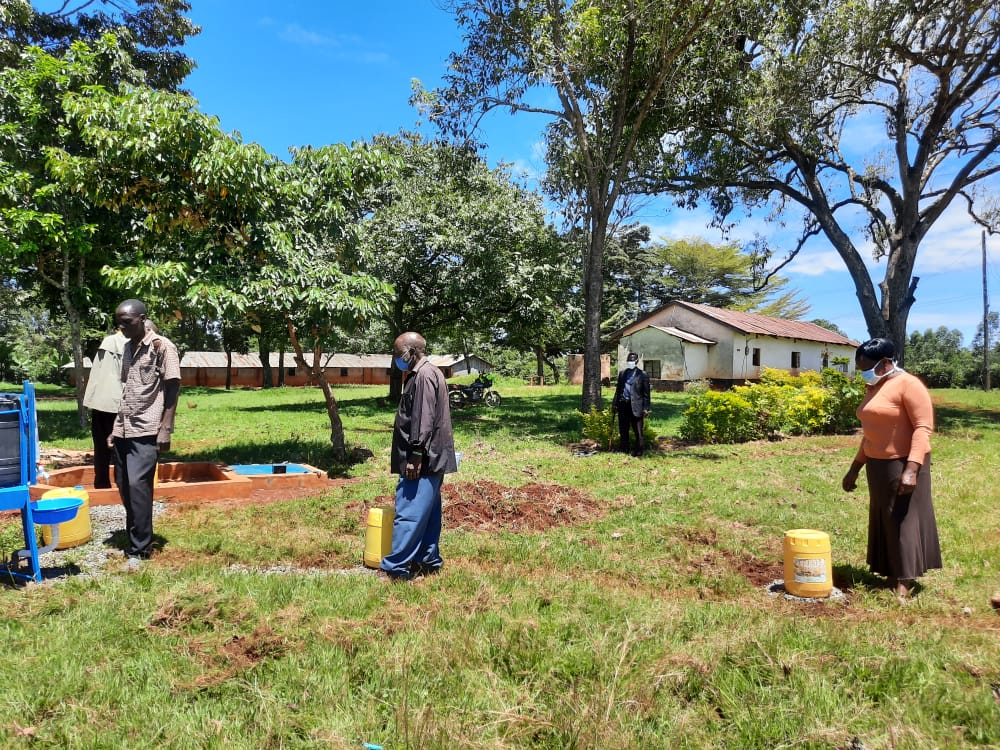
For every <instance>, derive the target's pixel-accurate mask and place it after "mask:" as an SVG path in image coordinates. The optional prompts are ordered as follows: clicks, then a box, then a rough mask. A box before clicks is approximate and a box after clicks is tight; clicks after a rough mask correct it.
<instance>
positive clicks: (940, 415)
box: [934, 404, 1000, 432]
mask: <svg viewBox="0 0 1000 750" xmlns="http://www.w3.org/2000/svg"><path fill="white" fill-rule="evenodd" d="M934 417H935V419H936V421H937V425H936V427H937V430H938V431H939V432H956V431H959V430H995V429H997V428H998V427H1000V410H994V409H977V408H974V407H970V406H959V405H953V404H935V406H934Z"/></svg>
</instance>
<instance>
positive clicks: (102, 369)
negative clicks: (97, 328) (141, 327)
mask: <svg viewBox="0 0 1000 750" xmlns="http://www.w3.org/2000/svg"><path fill="white" fill-rule="evenodd" d="M126 341H127V339H126V338H125V334H123V333H122V332H121V331H118V332H116V333H112V334H111V335H110V336H105V337H104V340H103V341H102V342H101V345H100V346H99V347H98V348H97V354H95V355H94V362H93V364H91V366H90V377H89V378H87V391H86V393H84V396H83V405H84V406H86V407H87V408H88V409H93V410H94V411H104V412H108V413H109V414H117V413H118V405H119V404H120V403H121V400H122V380H121V377H122V352H123V351H124V350H125V342H126Z"/></svg>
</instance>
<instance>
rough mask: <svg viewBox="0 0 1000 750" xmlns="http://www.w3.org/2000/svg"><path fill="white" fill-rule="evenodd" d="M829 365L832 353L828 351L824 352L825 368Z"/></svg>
mask: <svg viewBox="0 0 1000 750" xmlns="http://www.w3.org/2000/svg"><path fill="white" fill-rule="evenodd" d="M829 366H830V355H829V354H827V353H826V352H823V369H824V370H825V369H826V368H827V367H829Z"/></svg>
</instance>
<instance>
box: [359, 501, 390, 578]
mask: <svg viewBox="0 0 1000 750" xmlns="http://www.w3.org/2000/svg"><path fill="white" fill-rule="evenodd" d="M395 517H396V509H395V508H391V507H385V506H380V507H376V508H369V509H368V529H367V530H366V532H365V566H366V567H369V568H377V567H378V566H379V565H380V564H381V563H382V558H383V557H385V556H386V555H388V554H389V553H390V552H392V521H393V519H394V518H395Z"/></svg>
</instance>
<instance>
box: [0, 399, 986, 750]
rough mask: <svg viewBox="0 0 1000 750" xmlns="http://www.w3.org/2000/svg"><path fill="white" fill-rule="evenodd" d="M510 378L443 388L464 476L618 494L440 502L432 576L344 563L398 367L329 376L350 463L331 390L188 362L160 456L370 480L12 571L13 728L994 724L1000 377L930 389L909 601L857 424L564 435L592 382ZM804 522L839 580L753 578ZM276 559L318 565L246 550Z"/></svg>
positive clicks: (303, 733) (625, 734) (344, 730)
mask: <svg viewBox="0 0 1000 750" xmlns="http://www.w3.org/2000/svg"><path fill="white" fill-rule="evenodd" d="M497 390H498V391H499V392H500V393H501V395H502V396H503V397H504V403H503V406H502V407H501V408H500V409H499V410H490V409H487V408H485V407H478V408H472V409H466V410H461V411H457V412H456V413H455V417H454V421H455V432H456V443H457V447H458V449H459V450H461V451H462V452H463V453H464V459H463V463H462V470H461V473H460V474H459V475H456V476H454V477H450V478H449V480H448V481H449V483H454V484H459V483H461V482H472V481H477V480H491V481H495V482H499V483H502V484H504V485H507V486H512V487H513V486H518V485H521V484H525V483H529V482H550V483H558V484H562V485H568V486H571V487H574V488H576V489H579V490H581V491H584V492H586V493H588V494H589V495H591V496H592V497H594V498H595V499H596V500H597V501H598V502H599V503H601V504H602V505H603V506H605V508H606V510H607V514H606V515H604V516H603V517H602V518H601V519H600V520H597V521H594V522H592V523H589V524H586V525H581V526H563V527H557V528H554V529H551V530H549V531H546V532H541V533H517V534H515V533H511V532H502V533H498V534H480V533H473V532H471V531H464V530H457V529H447V528H446V529H445V533H444V537H443V540H442V547H443V553H444V556H445V558H446V568H445V571H444V573H443V574H442V575H440V576H437V577H434V578H431V579H425V580H423V581H421V582H420V583H418V584H416V585H409V586H408V585H397V586H392V585H387V584H386V583H384V582H383V581H381V580H380V579H377V578H376V577H374V576H367V575H345V574H343V573H340V572H338V571H340V570H343V569H351V568H354V567H356V566H357V565H358V564H359V561H360V558H361V555H362V552H363V546H364V528H363V526H362V523H361V519H360V514H359V509H360V507H361V504H363V503H366V502H370V501H371V500H373V499H374V498H375V497H377V496H380V495H387V494H389V493H391V491H392V487H393V479H392V477H391V476H389V474H388V452H389V442H390V438H391V425H392V419H393V414H394V408H393V407H392V406H385V405H382V404H384V402H382V401H381V397H382V396H384V389H382V388H364V387H356V388H342V389H338V390H337V396H338V399H339V400H340V405H341V409H342V415H343V418H344V422H345V427H346V430H347V436H348V440H349V441H350V443H351V444H352V446H357V447H361V448H364V449H367V450H369V451H371V453H372V457H371V458H370V459H368V460H366V461H364V462H361V463H355V464H353V465H351V466H346V467H345V466H337V465H335V464H333V462H332V461H331V460H330V458H329V450H328V443H327V435H328V432H329V425H328V421H327V418H326V414H325V411H324V409H323V405H322V398H321V395H320V393H319V391H318V390H316V389H281V390H273V391H233V392H228V393H227V392H225V391H217V390H206V389H201V390H199V389H193V388H192V389H185V390H184V392H183V394H182V398H181V406H180V410H179V413H178V419H177V432H176V435H175V440H174V444H173V451H172V455H173V457H174V458H176V459H179V460H196V459H197V460H202V459H210V460H220V461H226V462H230V463H232V462H257V461H277V460H294V461H306V462H308V463H311V464H313V465H315V466H319V467H321V468H324V469H329V470H331V471H332V472H334V473H335V474H337V475H340V476H343V477H345V478H349V479H353V480H355V481H351V482H349V483H347V484H345V485H344V486H343V487H339V488H335V489H332V490H330V491H327V492H325V493H323V494H320V495H317V496H316V497H311V498H305V499H302V500H298V501H293V502H286V503H275V504H271V505H264V506H258V507H251V508H231V507H227V508H221V507H213V506H205V507H201V508H197V507H195V508H186V509H184V510H180V509H174V510H172V512H170V513H168V515H166V516H165V517H163V518H162V519H159V520H158V522H157V534H158V535H160V536H162V537H164V538H165V540H166V547H165V550H164V553H163V554H162V555H160V556H159V557H157V558H155V559H154V560H153V561H152V562H151V563H149V564H148V565H147V566H146V567H145V568H144V569H143V570H142V571H141V572H140V573H139V574H136V575H126V574H124V573H121V572H119V571H118V570H116V569H113V568H111V569H109V570H108V571H107V574H106V575H103V576H100V577H97V578H93V579H84V578H71V579H66V580H60V581H58V582H52V583H45V584H43V585H40V586H36V585H32V586H28V587H11V586H8V587H6V588H0V637H2V638H3V642H4V644H5V645H6V648H5V652H6V653H5V656H4V658H3V659H2V660H0V681H2V684H3V685H4V689H3V690H2V691H0V745H2V746H5V747H8V746H9V747H20V746H25V747H32V748H108V747H156V748H215V747H217V748H358V747H361V744H362V743H363V742H373V743H378V744H382V745H384V747H386V748H394V749H398V748H442V749H444V748H600V749H603V748H664V747H671V748H779V747H796V748H842V747H847V746H848V744H849V743H850V742H851V740H852V738H858V740H859V741H860V742H862V743H863V744H864V746H865V747H867V748H872V749H874V748H932V747H933V748H974V747H1000V705H998V697H997V691H1000V616H998V614H997V613H996V612H994V611H993V610H992V609H991V607H990V604H989V597H990V595H991V594H992V593H993V592H994V591H997V590H1000V579H998V572H997V571H998V568H1000V526H998V515H1000V514H998V512H997V493H996V490H995V477H996V476H997V475H998V471H1000V396H998V395H997V394H992V393H991V394H984V393H982V392H972V391H936V392H934V398H935V402H936V404H937V417H938V423H939V434H937V435H936V436H935V438H934V443H933V445H934V460H935V464H934V472H935V473H934V480H935V506H936V510H937V515H938V523H939V529H940V533H941V538H942V548H943V554H944V559H945V568H944V570H941V571H935V572H932V573H930V574H929V575H927V576H926V577H925V578H924V579H923V580H922V588H921V590H920V591H919V593H918V596H917V597H916V599H915V601H914V602H913V603H912V604H911V605H910V606H908V607H906V608H900V607H899V606H898V605H896V604H895V601H894V599H893V598H892V597H891V596H890V593H889V592H888V591H887V590H885V589H883V588H881V586H880V581H879V580H878V579H877V578H875V577H873V576H871V575H870V574H869V573H868V571H867V568H866V566H865V560H864V558H865V538H866V522H867V502H866V496H865V493H864V489H863V487H862V488H861V489H860V490H859V493H854V494H852V495H846V494H845V493H843V492H842V491H841V490H840V489H839V486H840V478H841V476H842V474H843V472H844V470H845V469H846V468H847V466H848V465H849V464H850V460H851V457H852V456H853V453H854V450H855V448H856V445H857V438H855V437H851V436H847V437H845V436H829V437H817V438H794V439H788V440H784V441H778V442H763V443H750V444H746V445H737V446H729V445H717V446H706V447H692V448H676V447H675V448H672V449H670V450H669V451H664V452H660V453H657V454H656V455H654V456H652V457H649V458H646V459H643V460H641V461H637V460H635V459H631V458H628V457H624V456H621V455H617V454H598V455H596V456H592V457H588V458H577V457H574V456H573V455H572V452H571V450H570V448H569V445H570V444H571V443H573V442H575V441H576V440H578V439H579V437H580V428H581V426H582V420H581V418H580V415H579V414H578V413H577V411H576V409H577V407H578V405H579V399H580V397H579V391H578V389H577V388H571V387H568V386H566V387H545V388H529V387H525V386H520V385H518V384H516V383H513V382H500V383H498V385H497ZM53 395H57V394H53ZM653 399H654V407H653V418H652V423H653V427H654V429H655V430H656V431H657V432H658V433H660V434H663V435H668V436H669V435H673V434H676V430H677V426H678V425H679V421H680V414H681V412H682V410H683V406H684V400H685V399H684V396H683V395H682V394H661V393H656V394H654V396H653ZM39 412H40V432H41V439H42V442H43V443H44V444H45V445H50V446H55V447H63V448H87V447H89V440H90V439H89V433H88V432H87V431H85V430H81V429H80V428H79V427H78V426H77V424H76V413H75V405H74V404H73V402H72V401H60V400H50V399H44V400H42V401H41V402H40V404H39ZM2 523H3V522H2V521H0V524H2ZM11 525H12V524H11V523H10V521H8V522H7V528H6V529H0V544H2V543H4V542H6V541H7V540H8V538H9V537H12V535H11V532H10V526H11ZM798 527H812V528H820V529H823V530H825V531H827V532H829V533H830V535H831V540H832V544H833V560H834V567H835V576H836V583H837V585H838V586H839V587H841V588H842V589H844V590H845V592H846V594H847V600H846V601H845V602H836V601H828V602H825V603H820V604H802V603H796V602H789V601H786V600H784V599H781V598H775V597H771V596H769V595H768V594H767V593H766V592H765V591H764V589H763V586H762V582H763V581H765V580H766V579H767V578H768V576H769V575H772V574H773V576H774V577H781V554H782V553H781V540H782V535H783V533H784V531H785V530H787V529H790V528H798ZM276 563H282V564H288V565H295V566H300V567H303V568H306V567H318V568H324V569H326V570H327V571H329V572H328V574H323V575H307V574H305V573H299V574H292V575H282V574H276V573H266V572H252V571H254V570H262V569H266V568H268V567H270V566H273V565H275V564H276ZM233 564H238V567H233ZM248 571H249V572H248Z"/></svg>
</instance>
